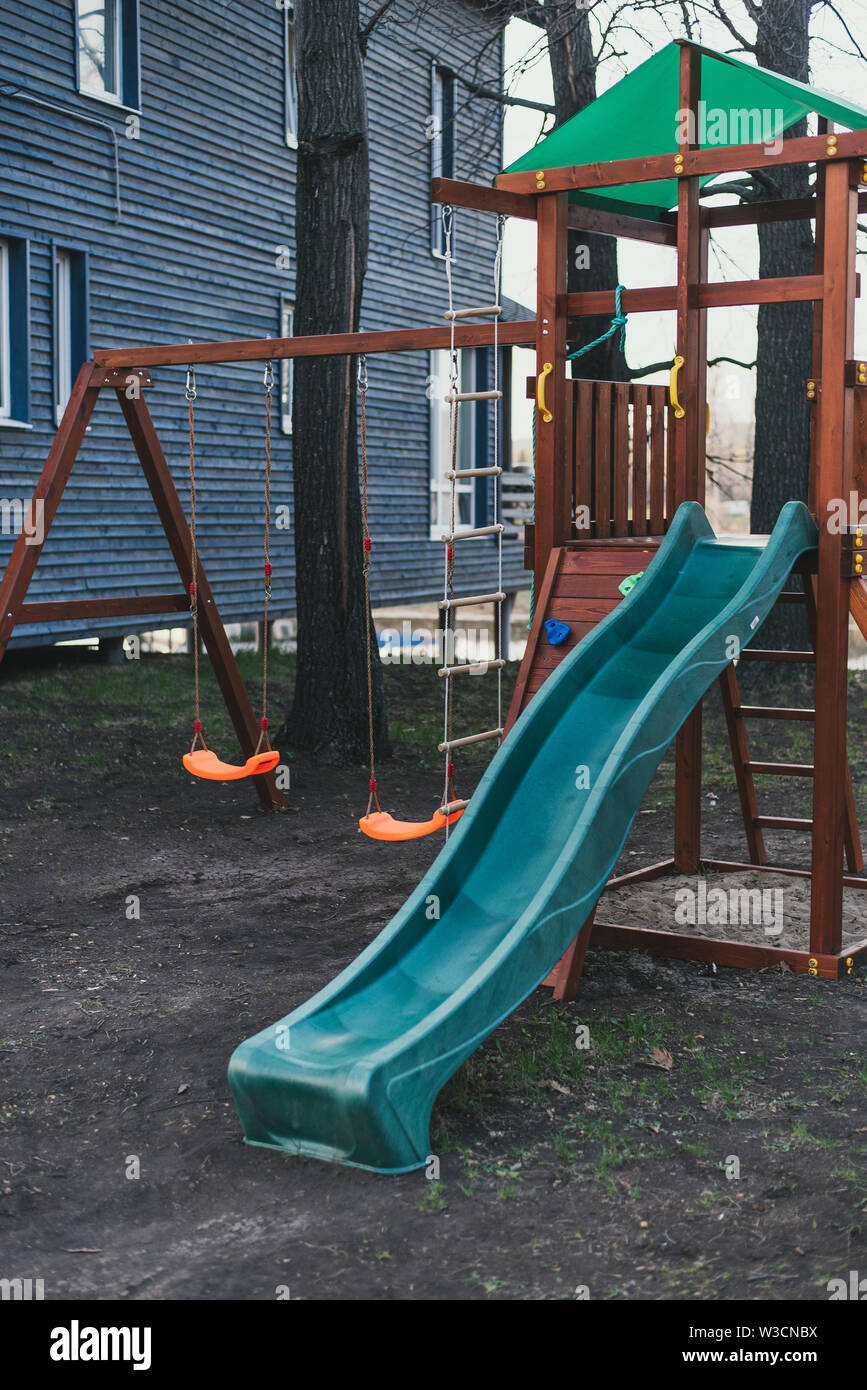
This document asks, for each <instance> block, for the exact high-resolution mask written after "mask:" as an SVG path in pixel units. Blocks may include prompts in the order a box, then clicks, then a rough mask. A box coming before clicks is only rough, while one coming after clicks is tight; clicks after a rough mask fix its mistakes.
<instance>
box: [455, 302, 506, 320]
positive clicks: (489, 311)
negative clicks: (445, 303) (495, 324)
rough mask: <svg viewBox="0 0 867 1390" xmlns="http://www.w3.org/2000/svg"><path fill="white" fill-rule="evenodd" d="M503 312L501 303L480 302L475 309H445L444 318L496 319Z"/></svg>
mask: <svg viewBox="0 0 867 1390" xmlns="http://www.w3.org/2000/svg"><path fill="white" fill-rule="evenodd" d="M502 312H503V306H502V304H480V305H479V307H478V308H477V309H446V311H445V313H444V314H443V318H444V319H448V321H449V322H450V323H451V321H452V320H453V319H496V318H499V317H500V314H501V313H502Z"/></svg>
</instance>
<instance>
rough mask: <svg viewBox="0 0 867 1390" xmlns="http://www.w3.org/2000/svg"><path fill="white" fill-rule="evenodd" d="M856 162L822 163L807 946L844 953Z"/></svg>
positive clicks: (856, 209)
mask: <svg viewBox="0 0 867 1390" xmlns="http://www.w3.org/2000/svg"><path fill="white" fill-rule="evenodd" d="M860 172H861V171H860V167H855V166H854V165H850V164H849V163H847V162H846V161H843V160H841V161H840V162H839V163H833V162H831V163H829V164H828V165H827V166H826V169H825V199H824V202H825V208H824V219H823V221H824V225H823V246H822V253H823V256H822V259H823V275H824V298H823V300H822V322H821V333H820V340H819V344H818V346H819V348H820V351H821V374H820V375H821V382H822V388H821V389H822V407H821V411H820V413H819V419H818V429H817V431H816V443H817V453H816V459H815V488H814V495H815V499H816V520H817V522H818V526H819V567H818V579H817V591H816V592H817V631H816V644H815V645H816V736H815V753H814V759H813V761H814V764H815V776H814V780H813V859H812V895H811V905H810V950H811V952H812V954H813V955H814V956H815V955H816V954H817V953H835V952H838V951H839V950H840V949H841V943H842V918H843V847H844V842H845V815H846V812H845V801H844V796H843V791H844V786H845V778H846V703H847V681H848V623H849V593H848V590H849V585H848V582H847V581H846V580H844V578H843V574H842V536H841V535H840V534H839V533H836V534H835V532H834V531H833V530H831V529H830V527H829V524H828V523H829V516H830V511H829V508H833V504H834V502H835V499H841V498H842V499H845V500H846V503H847V505H848V499H849V493H850V490H851V487H852V480H853V466H852V448H853V444H852V427H853V411H854V401H853V392H854V387H852V386H847V385H846V374H845V366H846V361H847V359H849V358H851V357H852V356H853V353H854V335H855V292H856V286H855V236H856V222H857V215H858V192H857V181H858V177H859V175H860Z"/></svg>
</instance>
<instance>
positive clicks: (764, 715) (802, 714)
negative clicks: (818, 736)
mask: <svg viewBox="0 0 867 1390" xmlns="http://www.w3.org/2000/svg"><path fill="white" fill-rule="evenodd" d="M734 712H735V715H736V716H737V718H738V719H804V720H808V721H809V720H815V718H816V711H815V710H814V709H783V708H782V706H777V705H736V706H735V711H734Z"/></svg>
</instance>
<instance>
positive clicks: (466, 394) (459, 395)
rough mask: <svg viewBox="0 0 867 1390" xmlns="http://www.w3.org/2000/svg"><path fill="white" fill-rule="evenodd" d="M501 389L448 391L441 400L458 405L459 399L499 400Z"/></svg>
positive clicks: (501, 394)
mask: <svg viewBox="0 0 867 1390" xmlns="http://www.w3.org/2000/svg"><path fill="white" fill-rule="evenodd" d="M502 399H503V393H502V391H450V392H449V394H448V395H447V396H443V400H444V401H445V402H446V404H447V405H460V403H461V401H501V400H502Z"/></svg>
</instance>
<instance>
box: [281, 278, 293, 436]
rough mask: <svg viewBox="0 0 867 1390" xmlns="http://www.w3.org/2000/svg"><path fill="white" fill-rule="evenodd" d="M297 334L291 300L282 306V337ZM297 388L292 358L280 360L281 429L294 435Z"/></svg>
mask: <svg viewBox="0 0 867 1390" xmlns="http://www.w3.org/2000/svg"><path fill="white" fill-rule="evenodd" d="M294 333H295V305H294V304H293V303H292V301H291V300H289V299H284V300H282V301H281V304H280V337H281V338H291V337H292V336H293V335H294ZM294 387H295V363H294V362H293V360H292V358H291V357H283V358H281V359H280V428H281V429H282V431H283V433H284V434H291V433H292V398H293V393H294Z"/></svg>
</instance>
